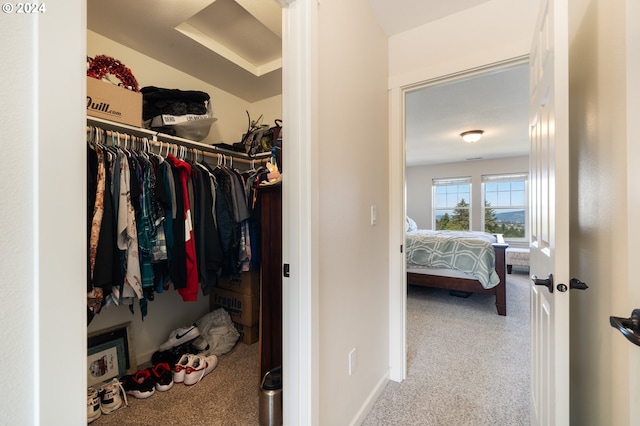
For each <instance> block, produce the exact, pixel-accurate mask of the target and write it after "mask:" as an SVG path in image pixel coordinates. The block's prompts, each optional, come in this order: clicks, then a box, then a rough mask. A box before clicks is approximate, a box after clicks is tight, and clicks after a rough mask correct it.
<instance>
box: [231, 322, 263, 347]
mask: <svg viewBox="0 0 640 426" xmlns="http://www.w3.org/2000/svg"><path fill="white" fill-rule="evenodd" d="M233 325H234V327H235V328H236V330H238V333H240V339H239V340H240V341H241V342H242V343H245V344H247V345H251V344H253V343H255V342H257V341H258V339H259V332H260V327H258V326H257V325H254V326H248V325H244V324H238V323H237V322H234V323H233Z"/></svg>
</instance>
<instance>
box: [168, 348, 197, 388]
mask: <svg viewBox="0 0 640 426" xmlns="http://www.w3.org/2000/svg"><path fill="white" fill-rule="evenodd" d="M193 356H194V355H191V354H184V355H182V356H181V357H180V360H179V361H178V362H176V364H175V365H174V367H173V383H182V382H184V376H185V373H186V372H187V365H188V364H189V363H191V359H192V358H193Z"/></svg>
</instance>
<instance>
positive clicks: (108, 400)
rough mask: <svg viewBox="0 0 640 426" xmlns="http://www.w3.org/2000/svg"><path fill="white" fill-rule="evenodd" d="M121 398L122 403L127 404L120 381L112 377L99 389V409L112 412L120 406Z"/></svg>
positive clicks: (107, 412) (106, 412) (105, 412)
mask: <svg viewBox="0 0 640 426" xmlns="http://www.w3.org/2000/svg"><path fill="white" fill-rule="evenodd" d="M123 399H124V404H125V405H129V403H128V402H127V395H126V394H125V392H124V388H123V387H122V383H120V380H118V379H117V378H114V379H113V380H111V381H110V382H108V383H106V384H104V385H102V388H101V389H100V411H102V412H103V413H104V414H111V413H113V412H114V411H116V410H117V409H118V408H120V407H122V400H123Z"/></svg>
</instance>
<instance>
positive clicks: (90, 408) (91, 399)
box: [87, 388, 102, 423]
mask: <svg viewBox="0 0 640 426" xmlns="http://www.w3.org/2000/svg"><path fill="white" fill-rule="evenodd" d="M100 414H102V411H100V395H99V394H98V391H97V390H96V389H94V388H88V389H87V423H91V422H92V421H94V420H95V419H97V418H98V417H100Z"/></svg>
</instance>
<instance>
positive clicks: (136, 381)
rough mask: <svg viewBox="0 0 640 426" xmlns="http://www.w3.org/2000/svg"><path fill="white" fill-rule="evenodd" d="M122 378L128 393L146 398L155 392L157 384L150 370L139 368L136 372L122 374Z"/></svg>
mask: <svg viewBox="0 0 640 426" xmlns="http://www.w3.org/2000/svg"><path fill="white" fill-rule="evenodd" d="M120 380H121V381H122V387H123V388H124V390H125V392H126V393H127V395H131V396H133V397H136V398H138V399H145V398H149V397H150V396H151V395H153V394H154V393H155V389H154V388H155V385H154V383H153V379H152V378H151V373H149V370H139V371H138V372H136V374H133V375H131V374H129V375H127V376H122V378H121V379H120Z"/></svg>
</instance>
